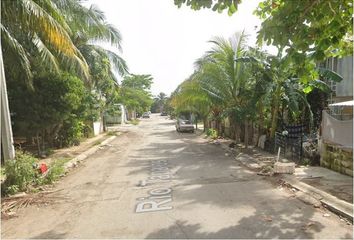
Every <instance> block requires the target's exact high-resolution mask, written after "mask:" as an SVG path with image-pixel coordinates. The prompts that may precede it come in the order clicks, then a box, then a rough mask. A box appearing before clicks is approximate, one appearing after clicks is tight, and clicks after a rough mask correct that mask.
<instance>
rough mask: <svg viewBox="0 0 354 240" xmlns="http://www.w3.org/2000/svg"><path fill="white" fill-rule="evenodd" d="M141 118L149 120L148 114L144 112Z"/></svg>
mask: <svg viewBox="0 0 354 240" xmlns="http://www.w3.org/2000/svg"><path fill="white" fill-rule="evenodd" d="M142 117H143V118H150V114H149V113H148V112H144V113H143V116H142Z"/></svg>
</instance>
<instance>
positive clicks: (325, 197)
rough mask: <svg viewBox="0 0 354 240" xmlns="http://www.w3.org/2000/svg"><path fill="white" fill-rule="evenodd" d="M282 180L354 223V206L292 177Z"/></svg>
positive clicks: (285, 177) (284, 177)
mask: <svg viewBox="0 0 354 240" xmlns="http://www.w3.org/2000/svg"><path fill="white" fill-rule="evenodd" d="M282 179H283V180H284V181H285V182H286V183H287V184H289V185H290V186H292V187H293V188H296V189H298V190H299V191H301V192H304V193H306V194H309V195H310V196H312V197H314V198H316V199H318V200H319V201H320V202H321V203H322V205H324V206H325V207H327V208H328V209H329V210H331V211H332V212H334V213H337V214H339V215H341V216H343V217H345V218H347V219H348V220H350V221H351V222H353V204H350V203H348V202H346V201H343V200H341V199H338V198H337V197H335V196H333V195H330V194H328V193H326V192H324V191H321V190H319V189H317V188H314V187H312V186H310V185H308V184H306V183H302V182H300V181H298V180H297V179H294V178H293V177H291V176H283V178H282Z"/></svg>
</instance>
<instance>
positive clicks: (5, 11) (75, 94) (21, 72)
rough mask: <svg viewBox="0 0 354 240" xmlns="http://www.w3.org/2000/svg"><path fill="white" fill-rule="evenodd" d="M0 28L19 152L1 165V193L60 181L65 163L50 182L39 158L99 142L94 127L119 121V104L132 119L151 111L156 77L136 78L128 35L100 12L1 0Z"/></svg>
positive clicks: (56, 2)
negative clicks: (127, 53)
mask: <svg viewBox="0 0 354 240" xmlns="http://www.w3.org/2000/svg"><path fill="white" fill-rule="evenodd" d="M0 28H1V48H2V52H3V63H4V72H5V76H6V85H7V93H8V100H9V108H10V113H11V121H12V130H13V136H14V141H15V147H16V158H15V159H14V160H13V161H11V160H10V161H6V162H4V159H3V158H1V163H2V164H1V165H2V173H1V174H2V177H1V178H2V179H5V181H4V182H3V184H2V186H3V187H2V194H13V193H16V192H18V191H28V190H29V189H30V188H31V186H37V185H42V184H50V183H51V182H53V181H55V180H56V179H57V178H58V177H59V176H60V175H61V174H62V172H63V164H64V162H65V161H64V160H56V161H54V162H52V164H51V165H50V166H48V168H49V169H50V170H48V173H47V174H45V177H43V176H41V174H38V172H37V170H38V169H36V168H35V167H34V165H35V164H37V163H38V162H39V160H38V158H45V157H48V156H49V155H51V154H52V153H53V152H54V149H58V148H64V147H70V146H73V145H79V144H80V141H82V140H84V139H85V138H89V137H92V136H93V123H94V122H101V123H102V124H104V123H105V117H106V116H107V115H110V116H118V115H120V114H121V113H120V111H121V109H120V107H119V104H123V105H126V106H127V109H128V112H129V117H133V118H135V115H136V114H135V112H143V111H148V109H150V106H151V104H152V101H153V100H152V96H151V94H150V87H151V84H152V80H153V78H152V76H151V75H148V74H146V75H135V74H133V73H130V72H129V69H128V65H127V63H126V61H125V60H124V59H123V58H122V57H121V56H120V53H121V51H122V46H121V41H122V36H121V33H120V32H119V30H118V29H117V28H116V27H115V26H113V25H112V24H110V23H108V22H107V20H106V18H105V15H104V13H103V12H102V11H101V10H100V9H99V8H97V7H96V6H95V5H91V6H89V7H86V5H83V4H82V2H81V1H77V0H51V1H41V0H28V1H1V24H0ZM99 43H106V44H110V45H111V47H112V48H111V49H113V51H112V50H108V49H105V48H103V47H101V46H100V45H99ZM118 76H120V78H121V79H122V81H121V82H118V79H117V77H118ZM117 118H118V117H117Z"/></svg>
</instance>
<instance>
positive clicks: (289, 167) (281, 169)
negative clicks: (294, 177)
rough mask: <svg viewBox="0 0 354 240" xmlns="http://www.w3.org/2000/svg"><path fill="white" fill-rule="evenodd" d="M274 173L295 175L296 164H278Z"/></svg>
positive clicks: (275, 165)
mask: <svg viewBox="0 0 354 240" xmlns="http://www.w3.org/2000/svg"><path fill="white" fill-rule="evenodd" d="M274 172H275V173H288V174H294V172H295V163H293V162H290V163H282V162H276V163H275V164H274Z"/></svg>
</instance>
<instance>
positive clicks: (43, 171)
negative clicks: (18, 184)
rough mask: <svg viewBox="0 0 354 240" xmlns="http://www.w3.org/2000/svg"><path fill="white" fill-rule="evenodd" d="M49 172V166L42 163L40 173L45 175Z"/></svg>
mask: <svg viewBox="0 0 354 240" xmlns="http://www.w3.org/2000/svg"><path fill="white" fill-rule="evenodd" d="M47 170H48V167H47V164H45V163H41V165H40V167H39V171H40V172H41V173H42V174H43V173H45V172H46V171H47Z"/></svg>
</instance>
